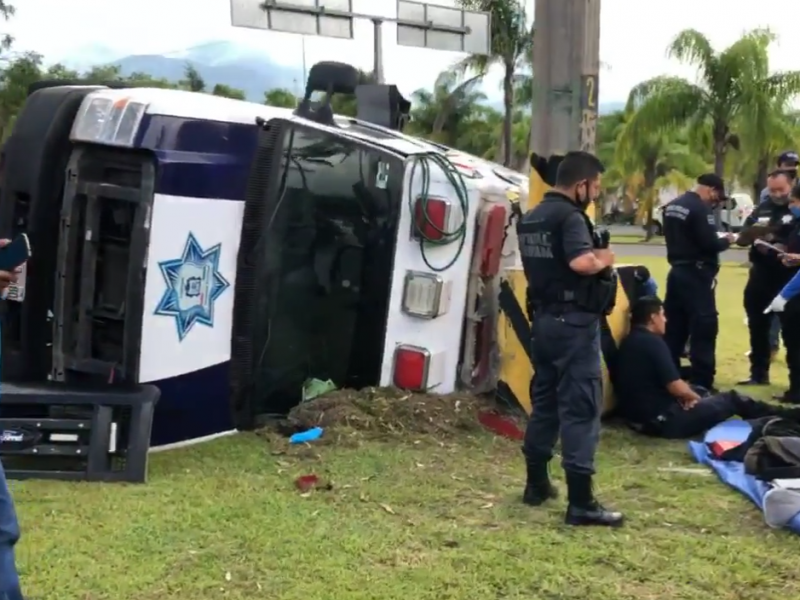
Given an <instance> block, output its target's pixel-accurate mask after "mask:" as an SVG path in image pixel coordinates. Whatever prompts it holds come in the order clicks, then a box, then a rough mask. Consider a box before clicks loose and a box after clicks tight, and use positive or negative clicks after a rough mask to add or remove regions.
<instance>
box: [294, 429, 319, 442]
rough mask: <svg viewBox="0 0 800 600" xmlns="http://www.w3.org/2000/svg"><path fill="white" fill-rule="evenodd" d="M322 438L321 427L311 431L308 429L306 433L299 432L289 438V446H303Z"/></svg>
mask: <svg viewBox="0 0 800 600" xmlns="http://www.w3.org/2000/svg"><path fill="white" fill-rule="evenodd" d="M321 437H322V427H314V428H313V429H309V430H307V431H301V432H300V433H294V434H292V436H291V437H290V438H289V443H290V444H304V443H306V442H313V441H314V440H318V439H319V438H321Z"/></svg>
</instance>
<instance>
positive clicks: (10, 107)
mask: <svg viewBox="0 0 800 600" xmlns="http://www.w3.org/2000/svg"><path fill="white" fill-rule="evenodd" d="M41 65H42V57H41V56H40V55H39V54H36V53H34V52H28V53H25V54H22V55H20V56H18V57H16V58H15V59H13V60H12V61H11V62H9V63H8V65H7V66H6V67H5V68H4V69H2V71H0V139H5V138H6V137H7V136H8V134H9V133H10V132H11V128H12V127H13V125H14V119H15V118H16V116H17V113H18V112H19V109H20V108H22V105H23V104H24V103H25V100H26V98H27V97H28V86H30V85H31V84H32V83H35V82H37V81H39V80H40V79H41V78H42V72H41Z"/></svg>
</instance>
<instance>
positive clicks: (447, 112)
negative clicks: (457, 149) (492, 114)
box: [409, 71, 486, 146]
mask: <svg viewBox="0 0 800 600" xmlns="http://www.w3.org/2000/svg"><path fill="white" fill-rule="evenodd" d="M476 84H477V79H474V78H473V79H471V80H468V81H466V82H460V83H459V82H458V80H457V76H456V75H455V74H454V73H452V72H450V71H445V72H444V73H441V74H440V75H439V77H437V79H436V82H435V83H434V86H433V91H429V90H424V89H420V90H417V91H416V92H414V93H413V94H412V106H413V109H412V113H411V123H410V124H409V132H412V133H414V134H417V135H423V136H426V137H430V138H431V139H433V140H434V141H438V142H439V143H442V144H445V145H447V146H454V145H455V144H456V141H457V140H458V139H459V137H460V136H461V135H462V134H463V133H464V132H465V131H467V130H468V127H467V126H466V125H467V122H468V121H469V120H471V119H472V118H473V117H475V116H476V115H477V113H479V112H481V111H480V109H479V107H480V103H481V102H483V101H485V100H486V96H485V95H484V94H483V92H480V91H478V90H476V89H475V88H476Z"/></svg>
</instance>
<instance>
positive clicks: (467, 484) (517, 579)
mask: <svg viewBox="0 0 800 600" xmlns="http://www.w3.org/2000/svg"><path fill="white" fill-rule="evenodd" d="M626 262H644V263H646V264H648V266H649V267H650V269H651V271H652V272H653V273H654V275H655V276H656V277H657V278H658V279H659V280H660V281H661V283H662V285H663V281H664V275H665V268H664V266H663V259H653V258H648V259H644V260H642V261H637V260H634V259H626ZM745 275H746V271H745V269H743V268H741V267H737V266H733V265H731V266H727V267H725V268H724V269H723V271H722V274H721V279H720V284H719V289H718V301H719V304H720V312H721V328H720V340H719V344H718V349H719V369H720V375H719V379H718V381H719V384H720V385H721V386H722V387H727V386H730V385H731V384H732V383H733V382H734V381H735V380H736V379H737V378H739V377H742V376H744V375H745V374H746V370H747V368H746V359H745V357H744V353H745V351H746V342H745V331H746V330H745V327H744V325H743V323H742V318H743V311H742V308H741V304H742V302H741V290H742V287H743V284H744V280H745ZM773 380H774V381H776V382H777V383H783V384H785V382H786V370H785V367H784V366H783V365H780V364H778V365H776V369H775V372H774V374H773ZM422 420H423V421H424V419H422ZM415 431H419V430H418V429H409V431H408V432H406V433H405V435H404V436H403V441H400V440H399V439H398V437H397V436H392V435H391V434H388V433H386V434H381V435H376V434H374V433H372V434H370V433H359V432H357V431H354V430H351V429H339V430H338V433H337V431H335V430H332V431H331V432H330V435H328V436H327V437H326V438H325V439H324V440H321V441H320V442H319V443H316V444H314V445H310V446H305V447H300V448H295V447H291V448H290V447H289V446H288V445H287V444H286V442H285V441H283V440H282V439H279V438H277V437H272V436H256V435H249V434H248V435H239V436H235V437H231V438H226V439H221V440H218V441H215V442H211V443H208V444H205V445H202V446H198V447H194V448H190V449H185V450H176V451H171V452H167V453H161V454H156V455H153V457H152V460H151V469H150V481H149V483H148V484H147V485H144V486H125V485H95V484H79V483H72V484H67V483H52V482H33V481H31V482H12V483H11V486H12V491H13V494H14V496H15V498H16V502H17V509H18V512H19V517H20V520H21V523H22V527H23V539H22V542H21V544H20V546H19V552H18V560H19V562H20V565H21V569H22V577H23V582H24V584H25V588H26V593H27V594H28V595H29V596H30V597H31V598H34V599H38V600H73V599H74V600H99V599H106V598H107V599H109V600H112V599H113V600H134V599H135V600H167V599H176V600H177V599H180V600H211V599H212V598H213V599H215V600H216V599H219V598H229V599H251V598H265V599H276V600H278V599H280V600H338V599H340V598H341V599H342V600H368V599H369V600H426V599H430V600H445V599H450V600H479V599H500V598H502V599H508V600H514V599H520V600H521V599H525V600H531V599H534V600H535V599H542V600H554V599H576V600H578V599H580V600H628V599H630V600H633V599H637V600H650V599H653V600H655V599H659V600H662V599H663V600H678V599H680V600H689V599H697V600H728V599H729V600H734V599H735V600H750V599H753V600H755V599H756V598H757V599H758V600H769V599H772V598H776V599H777V598H781V599H784V598H792V597H794V598H798V597H800V576H798V560H800V559H799V558H798V548H800V539H799V538H797V537H796V536H791V535H789V534H787V533H784V532H780V531H774V530H771V529H769V528H767V527H766V525H764V523H763V520H762V518H761V516H760V515H759V513H758V512H757V511H756V509H755V508H754V507H753V506H752V505H751V504H750V503H749V502H748V501H746V500H745V499H744V498H743V497H741V496H739V495H738V494H736V493H734V492H733V491H730V490H728V489H727V488H725V487H724V486H723V485H722V484H720V483H719V482H718V481H717V480H716V479H715V478H713V477H711V476H707V475H705V474H704V472H702V471H701V472H697V471H693V470H689V469H693V468H694V467H695V465H693V463H692V462H691V461H690V459H689V457H688V454H687V451H686V449H685V445H684V444H683V443H660V442H654V441H649V440H644V439H637V438H635V437H633V436H632V435H631V434H629V433H627V432H625V431H621V430H618V429H613V428H606V430H605V431H604V433H603V439H602V445H601V448H600V452H599V457H598V459H599V475H598V478H597V479H598V481H597V484H598V491H599V495H600V497H601V499H602V500H604V501H606V502H607V503H608V504H609V505H611V506H614V507H616V508H619V509H620V510H622V511H624V512H625V513H626V515H627V517H628V519H629V522H628V524H627V525H626V527H625V528H623V529H619V530H613V531H608V530H601V529H572V528H567V527H566V526H564V525H563V524H562V515H563V510H564V501H563V500H559V501H556V502H554V503H552V505H551V506H549V507H546V508H541V509H531V508H527V507H524V506H523V505H521V503H520V502H519V497H520V491H521V486H522V483H523V466H522V457H521V454H520V450H519V445H518V444H517V443H514V442H511V441H507V440H505V439H501V438H498V437H494V436H492V435H491V434H489V433H484V432H482V431H480V430H479V429H478V428H477V427H471V428H470V427H466V428H464V430H463V432H462V433H460V434H452V433H450V434H444V433H443V434H441V435H425V434H421V433H415ZM304 474H316V475H318V476H319V477H320V478H322V479H324V480H326V481H328V482H330V484H331V488H330V489H315V490H313V491H311V492H310V493H305V494H301V493H300V492H299V491H297V490H296V489H295V487H294V479H295V477H297V476H300V475H304ZM557 478H558V480H559V483H562V482H563V477H562V475H561V473H560V471H558V472H557ZM562 487H563V483H562Z"/></svg>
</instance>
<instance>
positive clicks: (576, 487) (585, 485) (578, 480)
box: [564, 472, 625, 527]
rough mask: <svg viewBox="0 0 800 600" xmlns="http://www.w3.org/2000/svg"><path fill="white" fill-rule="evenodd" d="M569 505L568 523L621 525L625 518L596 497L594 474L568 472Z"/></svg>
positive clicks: (566, 518)
mask: <svg viewBox="0 0 800 600" xmlns="http://www.w3.org/2000/svg"><path fill="white" fill-rule="evenodd" d="M567 493H568V494H569V506H568V507H567V515H566V517H565V518H564V522H565V523H566V524H567V525H602V526H605V527H621V526H622V524H623V522H624V521H625V518H624V517H623V515H622V513H620V512H614V511H610V510H606V509H605V508H603V507H602V505H601V504H600V503H599V502H598V501H597V500H596V499H595V497H594V493H593V492H592V476H591V475H585V474H583V473H569V472H568V473H567Z"/></svg>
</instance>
